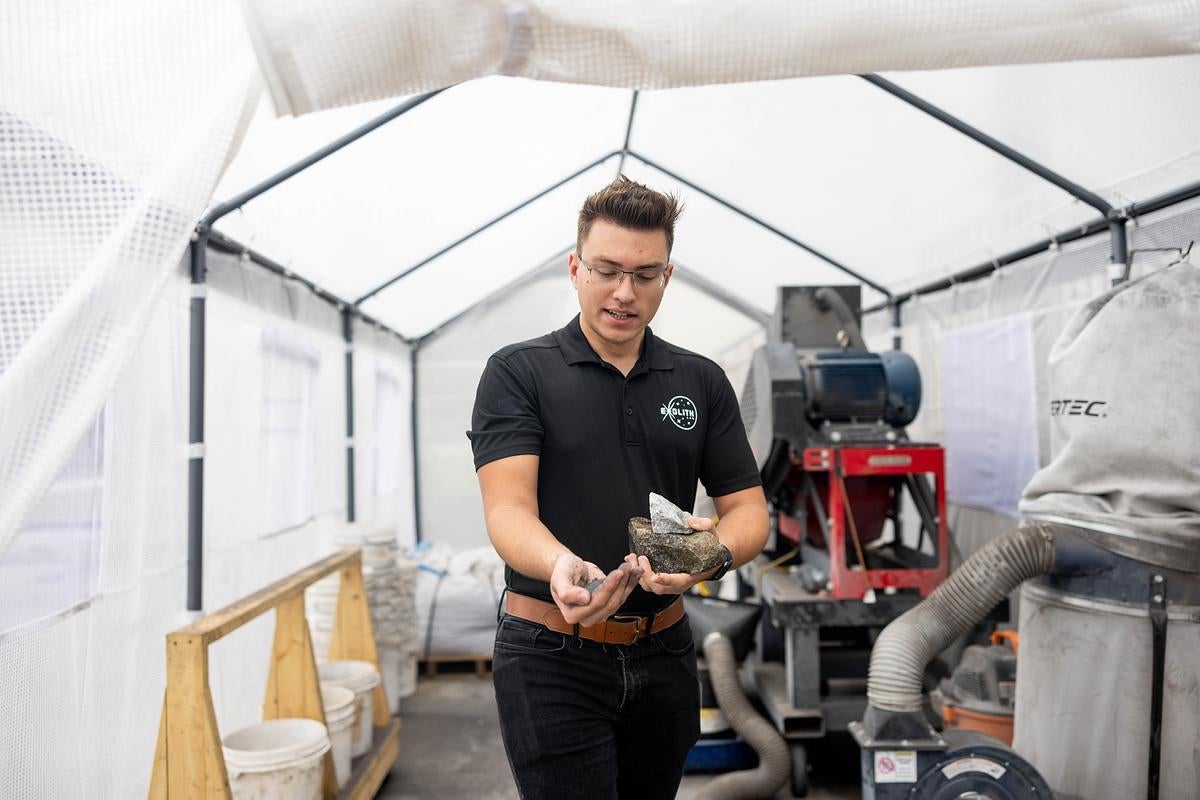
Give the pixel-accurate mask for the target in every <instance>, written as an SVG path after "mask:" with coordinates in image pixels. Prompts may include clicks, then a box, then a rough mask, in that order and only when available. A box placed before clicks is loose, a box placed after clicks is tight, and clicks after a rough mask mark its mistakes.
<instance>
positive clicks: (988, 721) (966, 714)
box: [942, 703, 1013, 747]
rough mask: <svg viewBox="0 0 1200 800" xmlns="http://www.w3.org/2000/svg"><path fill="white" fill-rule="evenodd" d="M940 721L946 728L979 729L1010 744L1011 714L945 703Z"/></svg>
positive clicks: (1011, 737) (1011, 736)
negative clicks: (972, 709) (986, 712)
mask: <svg viewBox="0 0 1200 800" xmlns="http://www.w3.org/2000/svg"><path fill="white" fill-rule="evenodd" d="M942 722H944V723H945V726H946V729H947V730H950V729H953V728H964V729H966V730H970V731H979V732H980V733H986V734H987V735H988V736H994V737H995V738H997V739H999V740H1000V741H1002V742H1004V743H1005V744H1006V745H1009V746H1010V747H1011V746H1012V739H1013V717H1012V714H985V713H983V712H982V711H971V710H970V709H967V708H963V707H962V706H955V705H950V704H949V703H947V704H945V705H943V706H942Z"/></svg>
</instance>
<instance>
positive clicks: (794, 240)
mask: <svg viewBox="0 0 1200 800" xmlns="http://www.w3.org/2000/svg"><path fill="white" fill-rule="evenodd" d="M629 155H631V156H633V157H634V158H636V159H637V160H638V161H641V162H642V163H643V164H645V165H646V166H649V167H653V168H654V169H656V170H658V171H659V172H661V173H663V174H664V175H667V176H668V177H671V178H674V179H675V180H677V181H679V182H680V183H682V184H683V185H684V186H687V187H689V188H691V189H693V190H694V191H697V192H699V193H700V194H702V195H704V196H705V197H707V198H709V199H710V200H713V201H715V202H717V203H719V204H720V205H722V206H724V207H725V208H727V209H729V210H730V211H732V212H734V213H735V214H737V215H739V216H741V217H744V218H745V219H748V220H750V221H751V222H753V223H754V224H755V225H758V226H759V227H760V228H764V229H766V230H768V231H770V232H771V233H773V234H775V235H776V236H778V237H780V238H781V239H784V240H786V241H788V242H791V243H792V244H794V245H796V247H799V248H800V249H801V250H803V251H805V252H806V253H809V254H810V255H814V256H816V257H817V258H819V259H821V260H822V261H824V262H825V263H826V264H829V265H830V266H832V267H833V268H835V269H837V270H839V271H840V272H843V273H845V274H846V275H849V276H850V277H852V278H854V279H855V280H856V281H860V282H861V283H864V284H866V285H867V286H870V287H871V288H872V289H874V290H875V291H877V292H879V293H880V294H882V295H883V296H884V297H887V298H889V299H890V298H891V296H892V293H891V292H890V291H888V290H887V288H885V287H883V286H881V285H879V284H878V283H876V282H875V281H873V280H871V279H870V278H868V277H866V276H864V275H860V274H859V273H857V272H855V271H854V270H852V269H850V268H849V267H847V266H846V265H845V264H842V263H840V262H838V261H834V260H833V259H832V258H830V257H829V256H827V255H825V254H824V253H822V252H821V251H820V250H817V249H816V248H814V247H811V246H809V245H807V244H805V243H804V242H802V241H800V240H799V239H797V238H796V237H794V236H791V235H789V234H787V233H784V232H783V231H781V230H779V228H776V227H775V226H774V225H771V224H770V223H768V222H764V221H763V220H761V219H759V218H758V217H756V216H754V215H753V214H751V213H750V212H748V211H745V210H743V209H741V208H739V207H738V206H735V205H734V204H733V203H731V202H729V201H728V200H725V199H724V198H722V197H719V196H718V195H716V194H714V193H712V192H710V191H708V190H707V189H704V188H702V187H700V186H697V185H696V184H694V183H692V182H691V181H689V180H688V179H687V178H684V177H683V176H681V175H679V174H678V173H675V172H672V171H671V170H669V169H667V168H666V167H664V166H662V165H661V164H658V163H656V162H654V161H651V160H650V159H649V158H646V157H645V156H643V155H641V154H640V153H638V152H635V151H633V150H630V151H629Z"/></svg>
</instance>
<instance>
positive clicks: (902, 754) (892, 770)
mask: <svg viewBox="0 0 1200 800" xmlns="http://www.w3.org/2000/svg"><path fill="white" fill-rule="evenodd" d="M916 780H917V751H916V750H876V751H875V782H876V783H915V782H916Z"/></svg>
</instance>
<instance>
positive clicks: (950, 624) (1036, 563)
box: [867, 525, 1054, 712]
mask: <svg viewBox="0 0 1200 800" xmlns="http://www.w3.org/2000/svg"><path fill="white" fill-rule="evenodd" d="M1053 565H1054V537H1053V535H1052V534H1051V532H1050V530H1049V529H1048V527H1047V526H1045V525H1034V526H1029V527H1025V528H1017V529H1016V530H1014V531H1010V532H1008V533H1006V534H1005V535H1003V536H1001V537H1000V538H999V539H996V540H995V541H993V542H991V543H990V544H988V545H987V546H986V547H984V548H983V549H982V550H980V551H979V552H977V553H976V554H975V555H973V556H971V558H969V559H968V560H967V562H966V563H965V564H963V565H962V566H961V567H959V568H958V569H957V570H955V571H954V574H953V575H951V576H950V577H949V578H948V579H947V580H946V582H945V583H943V584H942V585H941V586H939V587H938V588H937V590H936V591H934V593H933V594H931V595H930V596H929V597H927V598H926V599H925V601H924V602H922V603H921V604H920V605H918V606H917V607H915V608H912V609H910V610H909V611H907V612H905V613H904V614H903V615H901V616H900V617H898V618H897V619H895V620H894V621H893V622H892V623H891V624H889V625H888V626H887V627H886V628H884V629H883V633H881V634H880V635H879V638H878V639H877V640H876V642H875V646H874V647H873V648H872V650H871V666H870V669H869V671H868V673H867V701H868V702H869V703H870V705H871V706H873V707H875V708H878V709H881V710H883V711H900V712H905V711H920V710H921V699H922V683H921V678H922V676H923V675H924V673H925V667H926V665H927V664H929V662H930V661H931V660H932V659H933V657H934V656H936V655H937V654H938V653H940V652H941V651H942V650H944V649H946V647H947V646H948V645H949V644H950V643H951V642H953V641H954V640H955V639H957V638H958V637H959V636H962V635H963V634H964V633H966V632H967V631H968V630H970V629H971V627H972V626H973V625H974V624H975V623H977V622H978V621H979V620H981V619H983V617H984V615H986V614H987V613H988V612H989V611H991V610H992V608H993V607H994V606H995V605H996V604H997V603H999V602H1000V601H1001V600H1002V599H1004V597H1005V595H1007V594H1008V593H1009V592H1011V591H1012V590H1013V589H1015V588H1017V587H1018V586H1020V585H1021V583H1022V582H1024V581H1026V580H1028V579H1029V578H1033V577H1036V576H1038V575H1044V574H1046V573H1047V572H1049V571H1050V568H1051V567H1052V566H1053Z"/></svg>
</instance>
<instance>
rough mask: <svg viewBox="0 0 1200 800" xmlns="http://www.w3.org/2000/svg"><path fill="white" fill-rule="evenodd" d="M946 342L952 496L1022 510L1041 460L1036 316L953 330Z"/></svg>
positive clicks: (1008, 511)
mask: <svg viewBox="0 0 1200 800" xmlns="http://www.w3.org/2000/svg"><path fill="white" fill-rule="evenodd" d="M942 347H943V351H942V390H943V391H942V396H943V414H944V420H945V437H946V484H947V491H948V497H949V499H950V501H951V502H953V503H959V504H962V505H968V506H974V507H977V508H985V509H988V510H991V511H998V512H1002V513H1005V514H1013V515H1015V514H1016V513H1017V501H1018V500H1020V498H1021V491H1022V489H1024V487H1025V484H1027V483H1028V482H1029V479H1030V478H1031V477H1032V476H1033V473H1034V472H1035V471H1036V470H1037V467H1038V439H1037V415H1036V406H1035V404H1034V364H1033V335H1032V328H1031V326H1030V322H1029V317H1027V316H1025V315H1021V316H1014V317H1008V318H1005V319H1000V320H996V321H994V322H988V323H984V324H981V325H972V326H970V327H966V328H959V329H958V330H951V331H947V332H946V335H945V339H944V340H943V344H942Z"/></svg>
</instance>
